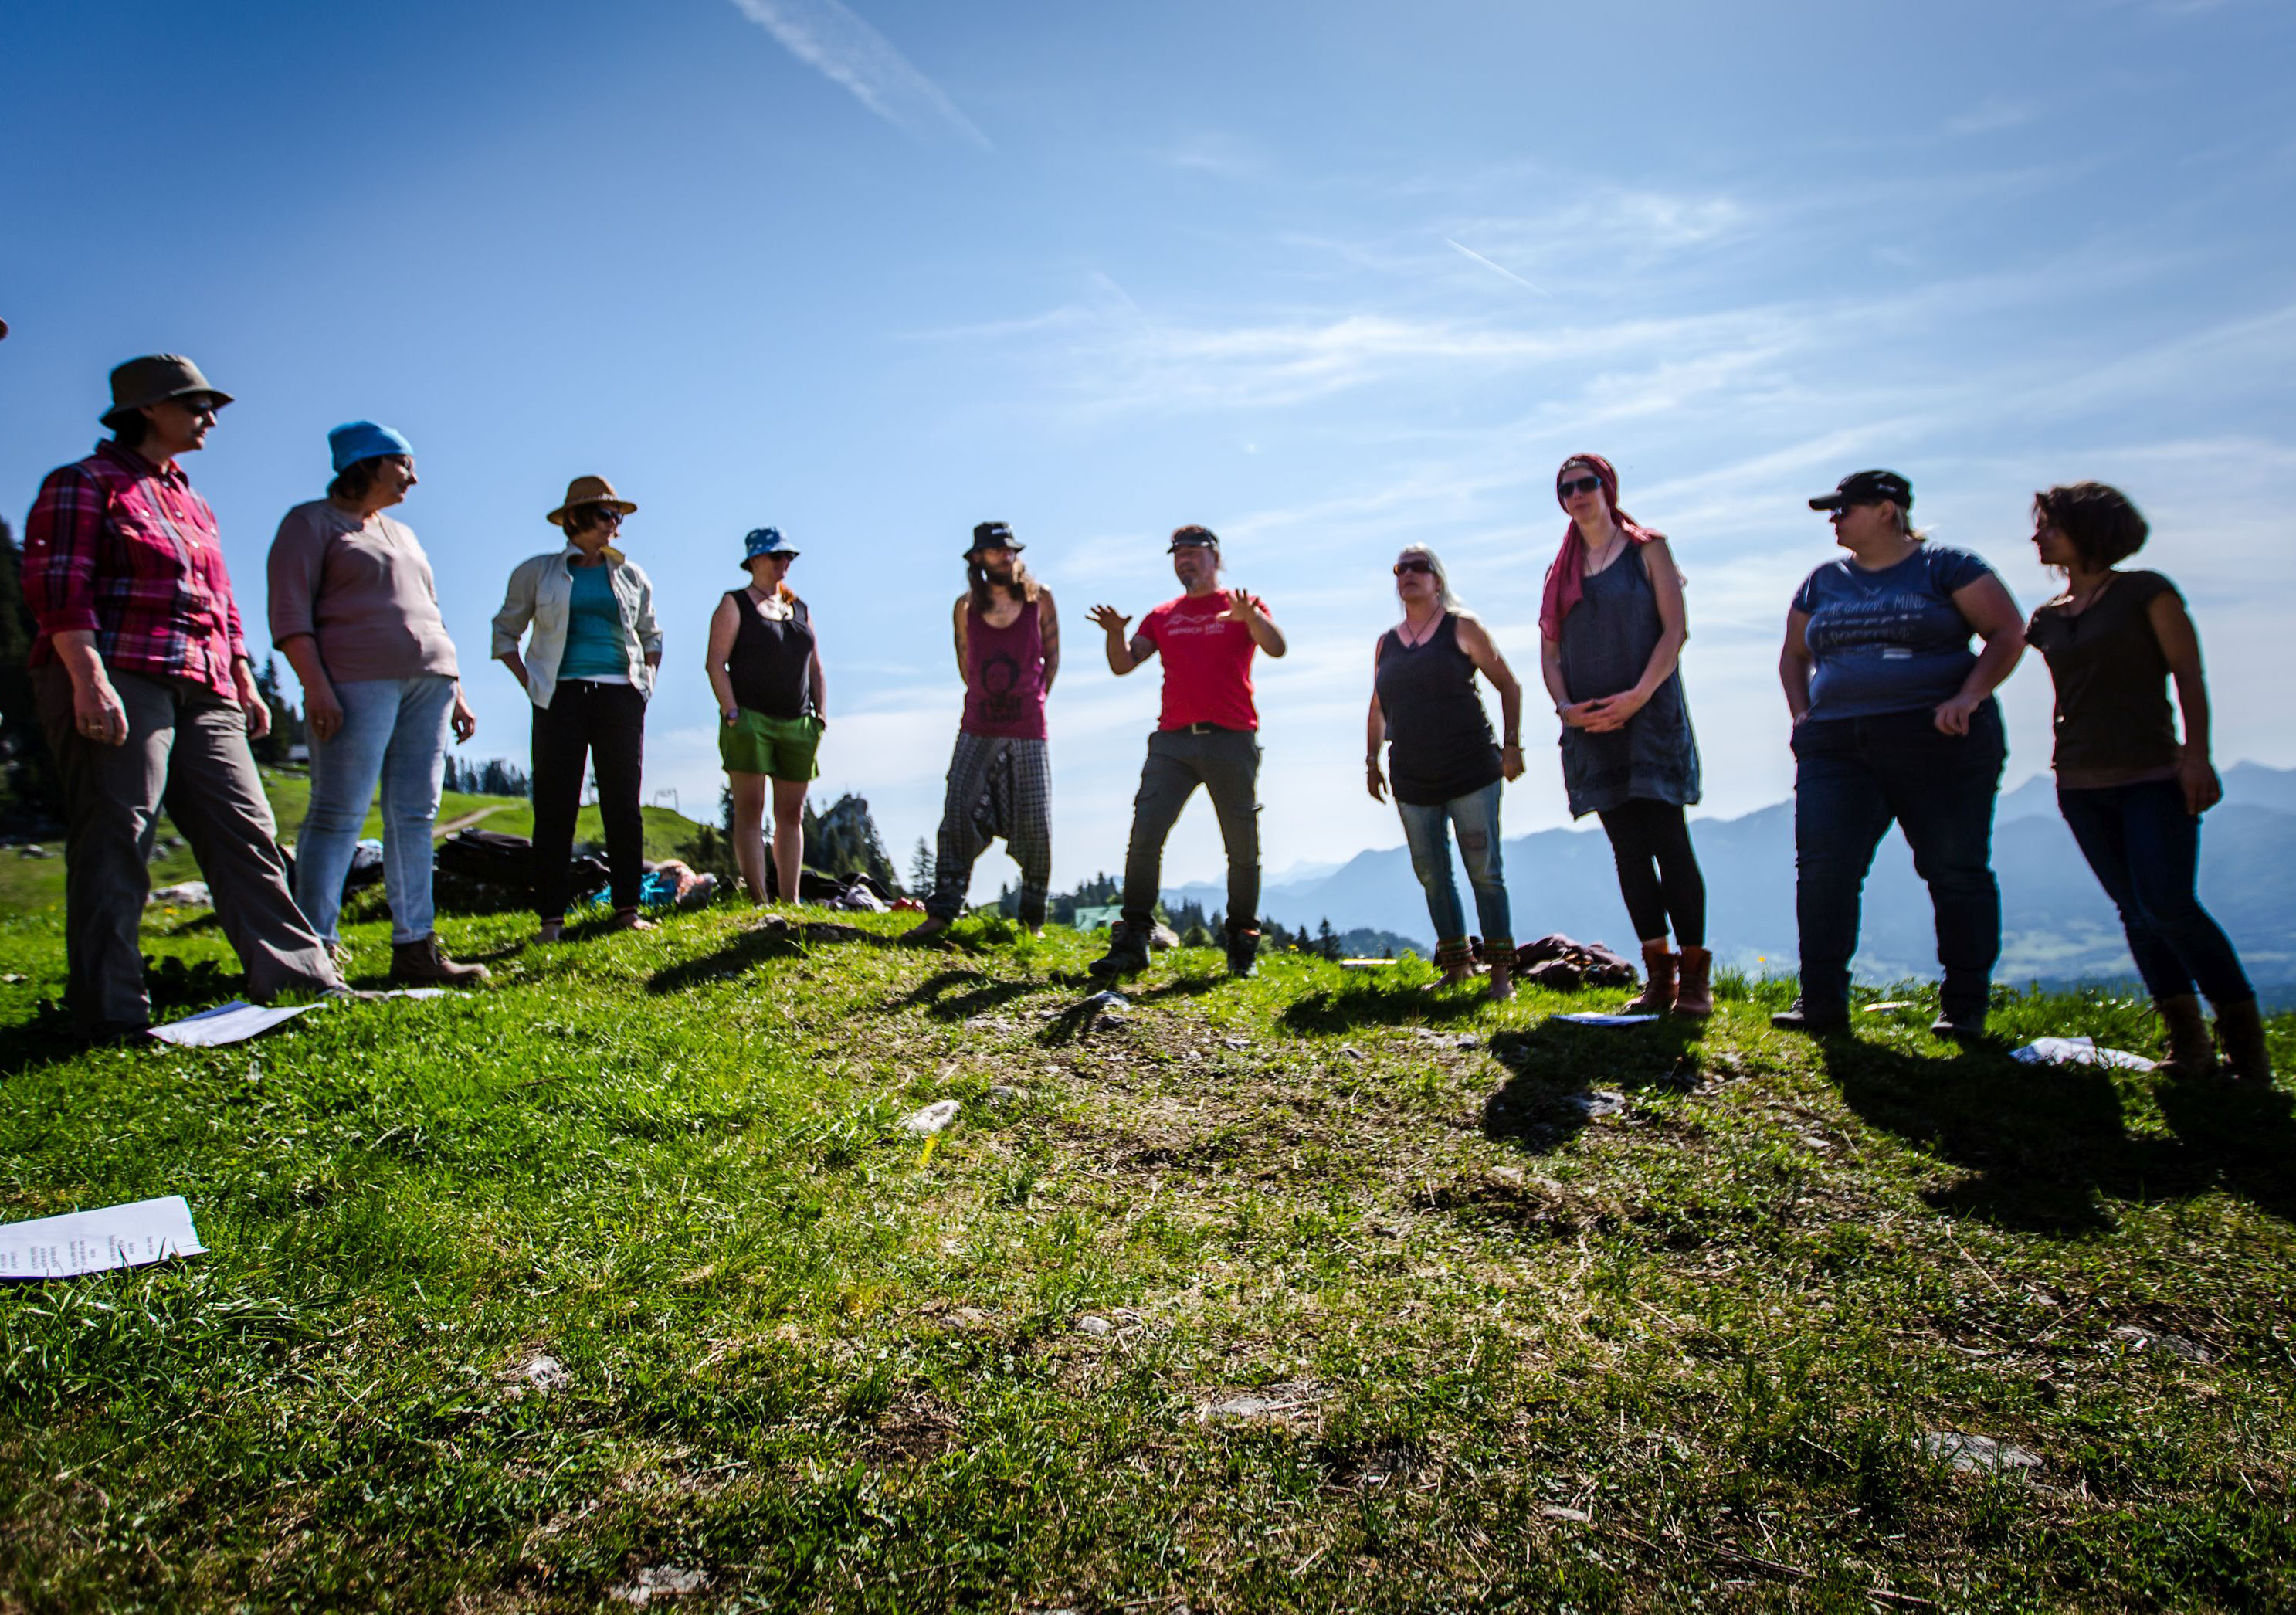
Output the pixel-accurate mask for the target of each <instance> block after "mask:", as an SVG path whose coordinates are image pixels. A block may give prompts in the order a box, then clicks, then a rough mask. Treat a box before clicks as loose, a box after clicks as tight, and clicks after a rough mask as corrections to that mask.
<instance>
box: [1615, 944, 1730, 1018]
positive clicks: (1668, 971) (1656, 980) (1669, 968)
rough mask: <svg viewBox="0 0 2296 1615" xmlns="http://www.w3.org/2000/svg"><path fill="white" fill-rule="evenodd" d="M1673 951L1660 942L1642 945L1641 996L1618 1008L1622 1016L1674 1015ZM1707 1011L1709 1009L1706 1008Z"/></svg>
mask: <svg viewBox="0 0 2296 1615" xmlns="http://www.w3.org/2000/svg"><path fill="white" fill-rule="evenodd" d="M1674 959H1675V955H1674V950H1673V949H1671V948H1669V947H1667V945H1666V943H1665V941H1664V940H1663V939H1661V940H1660V941H1656V942H1645V943H1644V944H1643V975H1644V978H1645V981H1644V987H1643V990H1642V993H1641V995H1640V996H1637V997H1635V998H1631V999H1629V1000H1628V1002H1626V1003H1625V1004H1620V1006H1619V1013H1620V1014H1622V1015H1670V1014H1672V1013H1673V1012H1674ZM1707 1007H1708V1008H1709V1009H1711V1008H1712V1007H1713V1006H1712V1005H1711V1004H1709V1005H1708V1006H1707Z"/></svg>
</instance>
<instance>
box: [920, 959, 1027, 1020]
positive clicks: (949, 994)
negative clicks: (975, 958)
mask: <svg viewBox="0 0 2296 1615" xmlns="http://www.w3.org/2000/svg"><path fill="white" fill-rule="evenodd" d="M967 986H970V987H971V988H972V990H971V991H969V992H960V991H958V990H957V989H958V988H964V987H967ZM1036 990H1037V984H1036V983H1035V982H1033V981H999V980H996V978H995V977H993V976H988V975H984V974H982V973H981V972H980V971H977V970H944V971H936V972H935V973H934V974H932V975H930V976H928V977H926V978H925V979H924V980H922V981H920V982H919V983H917V985H916V986H915V987H914V988H910V989H909V991H907V992H906V993H904V994H902V995H901V996H900V997H898V999H896V1000H894V1004H895V1007H897V1008H900V1009H922V1010H923V1011H924V1012H925V1013H926V1014H928V1015H931V1017H932V1018H933V1019H934V1020H936V1021H968V1020H970V1019H972V1017H973V1016H975V1015H985V1014H987V1013H988V1012H989V1011H990V1010H993V1009H995V1008H996V1007H997V1005H999V1004H1009V1003H1010V1002H1012V1001H1013V999H1015V998H1025V997H1027V996H1029V994H1030V993H1033V992H1035V991H1036Z"/></svg>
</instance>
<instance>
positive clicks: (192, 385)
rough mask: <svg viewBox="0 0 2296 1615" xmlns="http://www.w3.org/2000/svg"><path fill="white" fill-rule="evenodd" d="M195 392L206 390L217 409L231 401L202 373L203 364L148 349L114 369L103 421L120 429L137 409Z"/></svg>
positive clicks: (114, 428) (180, 356)
mask: <svg viewBox="0 0 2296 1615" xmlns="http://www.w3.org/2000/svg"><path fill="white" fill-rule="evenodd" d="M194 392H203V393H205V394H207V396H208V397H209V398H213V399H214V400H215V401H216V407H217V408H218V409H220V408H222V407H223V406H225V405H226V404H228V403H230V402H231V395H230V394H229V393H227V392H225V391H222V390H221V389H218V388H217V387H216V386H215V384H214V383H213V382H211V381H209V380H208V379H207V377H205V376H203V375H201V373H200V367H199V366H198V365H194V364H193V363H192V362H191V361H190V360H189V359H187V358H185V357H184V356H183V355H182V354H180V353H147V354H145V355H144V356H143V357H142V358H140V359H130V360H128V361H127V363H126V364H125V365H119V366H118V367H117V368H116V369H114V370H113V371H112V373H111V408H110V409H107V410H105V411H104V412H103V415H102V421H103V424H104V426H105V428H106V429H107V430H111V431H118V430H119V428H120V426H121V425H122V424H123V423H124V422H126V421H127V418H128V417H129V416H131V415H133V414H135V412H136V411H137V410H139V409H142V408H143V407H145V406H148V405H152V404H164V403H166V402H167V401H168V399H169V398H182V397H184V395H185V394H187V393H194Z"/></svg>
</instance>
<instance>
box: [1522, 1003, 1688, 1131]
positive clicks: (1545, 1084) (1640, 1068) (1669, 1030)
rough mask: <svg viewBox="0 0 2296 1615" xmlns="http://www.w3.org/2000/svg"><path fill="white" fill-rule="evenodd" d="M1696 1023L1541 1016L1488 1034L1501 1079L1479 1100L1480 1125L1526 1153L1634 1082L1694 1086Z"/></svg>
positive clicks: (1581, 1126) (1619, 1104) (1601, 1112)
mask: <svg viewBox="0 0 2296 1615" xmlns="http://www.w3.org/2000/svg"><path fill="white" fill-rule="evenodd" d="M1702 1029H1703V1027H1702V1023H1701V1022H1699V1021H1687V1020H1680V1021H1678V1020H1675V1019H1673V1018H1672V1017H1661V1019H1659V1020H1656V1021H1650V1022H1647V1023H1645V1024H1644V1025H1641V1026H1587V1025H1582V1024H1580V1023H1579V1022H1576V1021H1562V1020H1556V1019H1552V1018H1550V1019H1548V1020H1546V1021H1541V1022H1540V1023H1539V1024H1538V1025H1537V1026H1533V1027H1526V1028H1514V1027H1511V1028H1509V1029H1506V1030H1505V1031H1503V1032H1498V1033H1496V1034H1494V1035H1493V1037H1492V1038H1491V1041H1490V1051H1491V1057H1492V1058H1493V1059H1495V1060H1497V1062H1499V1063H1500V1064H1501V1065H1503V1066H1505V1068H1506V1070H1507V1079H1506V1081H1505V1082H1504V1083H1502V1084H1500V1085H1499V1086H1498V1087H1497V1089H1495V1090H1494V1091H1493V1092H1492V1093H1491V1094H1490V1096H1489V1097H1488V1098H1487V1099H1486V1100H1484V1102H1483V1118H1482V1126H1483V1133H1484V1135H1485V1136H1486V1137H1489V1138H1494V1139H1500V1140H1504V1141H1505V1142H1506V1143H1508V1144H1513V1146H1514V1147H1516V1148H1517V1149H1520V1150H1521V1151H1523V1152H1526V1153H1529V1154H1532V1155H1550V1154H1553V1153H1554V1152H1555V1151H1557V1150H1559V1149H1561V1148H1562V1146H1563V1145H1565V1144H1569V1143H1570V1141H1571V1140H1572V1139H1573V1138H1576V1137H1577V1136H1578V1135H1579V1134H1580V1133H1581V1132H1583V1131H1585V1130H1586V1127H1587V1123H1589V1122H1591V1121H1593V1120H1595V1119H1596V1118H1598V1117H1601V1116H1605V1115H1608V1114H1610V1113H1611V1112H1612V1111H1616V1110H1620V1109H1622V1108H1624V1103H1625V1096H1626V1095H1627V1094H1630V1093H1633V1092H1635V1091H1636V1090H1639V1089H1649V1088H1668V1087H1672V1088H1688V1087H1694V1086H1697V1084H1698V1081H1699V1078H1700V1076H1701V1074H1702V1072H1701V1061H1702V1051H1701V1050H1700V1049H1699V1048H1697V1047H1696V1046H1695V1045H1696V1044H1697V1042H1698V1038H1699V1036H1700V1033H1701V1032H1702Z"/></svg>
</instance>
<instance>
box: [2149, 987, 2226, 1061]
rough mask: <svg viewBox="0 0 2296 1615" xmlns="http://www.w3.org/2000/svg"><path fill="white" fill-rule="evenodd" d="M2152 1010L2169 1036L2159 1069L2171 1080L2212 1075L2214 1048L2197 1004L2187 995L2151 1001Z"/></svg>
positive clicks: (2204, 1018)
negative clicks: (2166, 1050) (2167, 1045)
mask: <svg viewBox="0 0 2296 1615" xmlns="http://www.w3.org/2000/svg"><path fill="white" fill-rule="evenodd" d="M2153 1012H2154V1013H2155V1014H2157V1015H2159V1016H2160V1017H2161V1025H2162V1026H2163V1027H2164V1028H2166V1029H2168V1033H2169V1057H2168V1058H2167V1059H2166V1060H2163V1061H2162V1062H2161V1070H2164V1071H2167V1072H2168V1073H2169V1075H2170V1076H2172V1077H2213V1076H2215V1075H2216V1070H2217V1049H2216V1045H2215V1044H2213V1043H2210V1041H2209V1022H2208V1018H2207V1017H2206V1016H2204V1015H2202V1013H2201V1001H2200V1000H2199V999H2198V998H2196V997H2194V996H2193V995H2192V994H2190V993H2182V994H2179V995H2178V996H2176V997H2174V998H2155V999H2154V1000H2153Z"/></svg>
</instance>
